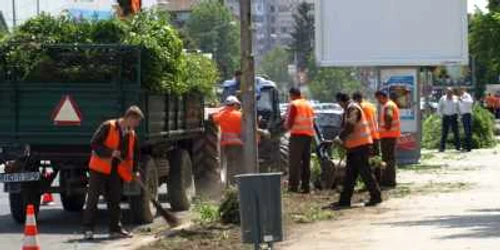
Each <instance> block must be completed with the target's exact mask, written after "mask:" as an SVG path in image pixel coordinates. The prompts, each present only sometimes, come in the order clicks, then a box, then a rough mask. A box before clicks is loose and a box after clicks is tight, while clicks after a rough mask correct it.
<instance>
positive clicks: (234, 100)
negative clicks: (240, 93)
mask: <svg viewBox="0 0 500 250" xmlns="http://www.w3.org/2000/svg"><path fill="white" fill-rule="evenodd" d="M224 104H225V105H234V104H238V105H241V102H240V100H238V98H237V97H236V96H234V95H230V96H228V97H227V98H226V101H225V102H224Z"/></svg>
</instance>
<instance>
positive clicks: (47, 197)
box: [42, 193, 54, 205]
mask: <svg viewBox="0 0 500 250" xmlns="http://www.w3.org/2000/svg"><path fill="white" fill-rule="evenodd" d="M52 204H54V197H52V194H51V193H45V194H43V195H42V205H52Z"/></svg>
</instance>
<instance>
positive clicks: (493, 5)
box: [488, 0, 500, 12]
mask: <svg viewBox="0 0 500 250" xmlns="http://www.w3.org/2000/svg"><path fill="white" fill-rule="evenodd" d="M488 9H489V10H490V11H491V12H498V11H500V0H488Z"/></svg>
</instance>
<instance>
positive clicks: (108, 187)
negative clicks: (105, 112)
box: [83, 88, 401, 240]
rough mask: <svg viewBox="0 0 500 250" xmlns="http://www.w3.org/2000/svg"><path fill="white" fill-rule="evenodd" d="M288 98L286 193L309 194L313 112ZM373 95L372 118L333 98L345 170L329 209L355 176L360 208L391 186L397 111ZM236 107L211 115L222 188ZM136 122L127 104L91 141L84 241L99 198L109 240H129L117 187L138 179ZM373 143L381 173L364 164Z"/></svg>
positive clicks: (230, 161) (229, 170) (237, 123)
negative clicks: (106, 213)
mask: <svg viewBox="0 0 500 250" xmlns="http://www.w3.org/2000/svg"><path fill="white" fill-rule="evenodd" d="M289 95H290V105H289V109H288V112H287V117H286V120H285V122H284V126H285V128H286V129H287V130H288V131H289V132H290V159H289V181H288V189H289V191H290V192H301V193H309V192H310V191H311V190H310V178H311V166H310V161H311V143H312V141H313V136H314V133H315V130H314V110H313V108H312V106H311V104H309V102H308V101H307V100H306V99H304V98H303V96H302V94H301V92H300V90H299V89H298V88H291V89H290V91H289ZM375 96H376V98H377V100H378V102H379V104H380V105H381V107H382V109H381V115H380V116H379V118H378V119H377V109H376V107H375V105H373V104H371V103H369V102H367V101H366V100H364V99H363V95H362V94H361V93H355V94H354V95H353V98H352V99H351V98H350V96H349V95H347V94H345V93H338V94H337V95H336V100H337V102H338V103H339V104H340V105H341V106H342V107H343V108H344V111H345V112H344V117H343V124H342V130H341V132H340V135H339V136H338V137H337V138H336V139H335V140H334V143H337V144H339V145H342V146H343V147H345V148H346V150H347V160H346V162H347V166H346V174H345V179H344V189H343V191H342V194H341V196H340V200H339V201H338V202H336V203H334V204H332V205H331V207H332V208H344V207H349V206H350V205H351V197H352V194H353V190H354V185H355V183H356V179H357V176H358V175H361V178H362V180H363V181H364V183H365V184H366V187H367V188H368V190H369V192H370V195H371V199H370V201H369V202H367V203H366V204H365V205H366V206H375V205H377V204H379V203H381V202H382V197H381V193H380V187H379V183H380V185H382V186H388V187H394V186H395V185H396V168H395V150H396V140H397V138H398V137H399V136H400V134H401V132H400V120H399V108H398V107H397V105H396V104H395V103H394V102H393V101H391V100H390V99H389V98H388V96H387V93H385V92H382V91H378V92H377V93H376V95H375ZM240 108H241V103H240V101H239V100H238V98H237V97H236V96H229V97H227V98H226V100H225V102H224V107H223V108H221V109H220V110H219V112H217V113H216V114H214V115H213V116H212V118H213V121H214V122H215V123H216V124H217V125H218V126H219V127H220V130H221V139H220V144H221V149H222V156H223V157H222V162H223V166H224V169H225V171H226V177H227V179H226V181H227V183H228V184H234V182H235V180H234V176H235V175H237V174H239V173H241V171H242V169H241V164H240V163H241V160H242V158H243V140H242V133H241V125H242V113H241V111H240ZM142 119H144V114H143V113H142V111H141V110H140V109H139V108H138V107H136V106H132V107H130V108H129V109H128V110H127V111H126V112H125V114H124V116H123V117H122V118H118V119H115V120H110V121H106V122H104V123H103V124H102V125H101V126H100V127H99V128H98V129H97V131H96V132H95V134H94V136H93V138H92V141H91V148H92V155H91V158H90V161H89V173H90V179H89V190H88V198H87V200H86V206H85V211H84V216H83V225H84V228H85V229H84V237H85V239H89V240H90V239H93V237H94V234H93V231H94V226H95V224H96V212H97V204H98V200H99V196H100V195H101V194H105V195H106V199H107V203H108V209H109V210H110V219H109V231H110V233H111V236H112V237H131V236H132V234H131V233H130V232H128V231H126V230H125V229H124V228H123V227H122V225H121V223H120V217H121V216H120V205H119V203H120V200H121V188H122V185H121V183H122V182H131V181H132V180H133V179H134V178H139V177H140V176H141V175H140V174H139V172H138V168H137V164H138V162H139V159H138V158H139V145H138V141H137V136H136V134H135V129H136V128H137V126H139V124H140V122H141V120H142ZM256 129H257V133H258V135H259V136H264V137H268V136H269V132H267V131H266V130H262V129H259V128H256ZM379 143H380V147H381V149H382V150H381V151H382V159H383V161H385V162H386V163H387V168H386V170H385V171H383V172H382V173H376V174H374V173H373V171H372V169H371V167H370V166H369V157H370V156H374V155H378V154H379ZM375 176H377V177H375ZM299 187H300V190H299Z"/></svg>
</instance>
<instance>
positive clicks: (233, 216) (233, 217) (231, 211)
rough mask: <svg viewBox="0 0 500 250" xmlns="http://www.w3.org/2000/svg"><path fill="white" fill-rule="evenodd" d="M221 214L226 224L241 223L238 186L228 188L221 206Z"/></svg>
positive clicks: (222, 220)
mask: <svg viewBox="0 0 500 250" xmlns="http://www.w3.org/2000/svg"><path fill="white" fill-rule="evenodd" d="M219 216H220V219H221V222H222V223H224V224H236V225H238V224H240V203H239V200H238V190H236V188H230V189H228V190H226V193H225V194H224V199H223V200H222V203H221V205H220V206H219Z"/></svg>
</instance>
